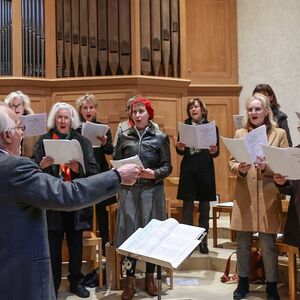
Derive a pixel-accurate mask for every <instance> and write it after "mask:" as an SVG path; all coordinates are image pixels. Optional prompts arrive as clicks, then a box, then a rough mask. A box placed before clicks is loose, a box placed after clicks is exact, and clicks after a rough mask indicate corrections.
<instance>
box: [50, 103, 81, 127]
mask: <svg viewBox="0 0 300 300" xmlns="http://www.w3.org/2000/svg"><path fill="white" fill-rule="evenodd" d="M63 109H65V110H67V111H68V112H69V113H70V117H71V120H72V122H71V127H72V128H73V129H77V128H78V127H79V126H80V120H79V116H78V113H77V111H76V109H75V108H74V107H73V106H72V105H70V104H68V103H65V102H57V103H55V104H54V105H53V106H52V108H51V111H50V113H49V116H48V121H47V127H48V128H49V129H52V128H55V118H56V114H57V112H58V111H59V110H63Z"/></svg>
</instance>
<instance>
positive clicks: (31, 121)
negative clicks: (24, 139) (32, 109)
mask: <svg viewBox="0 0 300 300" xmlns="http://www.w3.org/2000/svg"><path fill="white" fill-rule="evenodd" d="M19 119H20V122H21V125H24V126H25V130H24V131H23V133H24V136H35V135H42V134H44V133H46V132H47V128H46V123H47V115H46V113H41V114H32V115H25V116H19Z"/></svg>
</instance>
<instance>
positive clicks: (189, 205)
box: [183, 201, 210, 232]
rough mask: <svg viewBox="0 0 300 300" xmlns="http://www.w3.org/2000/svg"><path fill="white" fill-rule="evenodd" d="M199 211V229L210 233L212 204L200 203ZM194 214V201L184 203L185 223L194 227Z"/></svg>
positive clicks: (207, 202)
mask: <svg viewBox="0 0 300 300" xmlns="http://www.w3.org/2000/svg"><path fill="white" fill-rule="evenodd" d="M198 203H199V206H198V211H199V219H198V225H199V227H202V228H205V229H206V231H207V232H208V228H209V210H210V202H209V201H199V202H198ZM193 213H194V201H183V223H184V224H187V225H193Z"/></svg>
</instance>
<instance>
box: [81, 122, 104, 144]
mask: <svg viewBox="0 0 300 300" xmlns="http://www.w3.org/2000/svg"><path fill="white" fill-rule="evenodd" d="M108 129H109V126H108V125H106V124H97V123H93V122H89V121H87V122H85V123H82V131H81V134H82V135H83V136H85V137H86V138H88V139H89V140H90V142H91V143H92V145H93V147H100V146H101V141H100V140H99V139H98V138H97V137H102V136H104V135H105V134H106V133H107V131H108Z"/></svg>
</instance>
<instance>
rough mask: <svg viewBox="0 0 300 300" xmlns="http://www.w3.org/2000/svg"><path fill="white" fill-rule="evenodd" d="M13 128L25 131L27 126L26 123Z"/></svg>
mask: <svg viewBox="0 0 300 300" xmlns="http://www.w3.org/2000/svg"><path fill="white" fill-rule="evenodd" d="M13 129H20V130H22V131H24V130H25V129H26V126H25V125H19V126H16V127H14V128H13Z"/></svg>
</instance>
